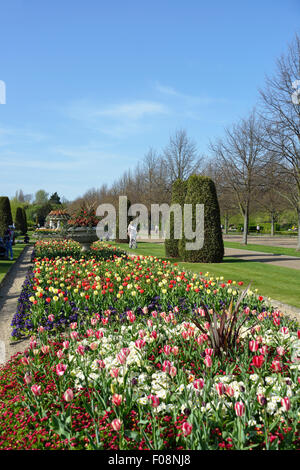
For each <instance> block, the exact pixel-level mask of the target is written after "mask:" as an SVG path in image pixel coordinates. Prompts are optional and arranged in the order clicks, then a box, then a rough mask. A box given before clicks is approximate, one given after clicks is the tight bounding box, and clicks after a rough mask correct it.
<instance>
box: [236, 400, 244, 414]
mask: <svg viewBox="0 0 300 470" xmlns="http://www.w3.org/2000/svg"><path fill="white" fill-rule="evenodd" d="M234 411H235V414H236V415H237V416H243V415H244V414H245V405H244V403H243V402H242V401H237V402H236V403H235V405H234Z"/></svg>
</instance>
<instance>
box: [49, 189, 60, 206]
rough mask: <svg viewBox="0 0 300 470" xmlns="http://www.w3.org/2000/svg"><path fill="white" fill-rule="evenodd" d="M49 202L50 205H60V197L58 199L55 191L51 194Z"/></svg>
mask: <svg viewBox="0 0 300 470" xmlns="http://www.w3.org/2000/svg"><path fill="white" fill-rule="evenodd" d="M49 202H50V203H51V204H58V205H60V204H61V200H60V197H59V195H58V194H57V192H56V191H55V193H53V194H52V195H51V196H50V199H49Z"/></svg>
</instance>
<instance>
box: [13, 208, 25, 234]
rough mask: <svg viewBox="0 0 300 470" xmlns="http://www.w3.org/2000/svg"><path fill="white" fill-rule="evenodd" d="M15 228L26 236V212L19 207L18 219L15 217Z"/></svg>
mask: <svg viewBox="0 0 300 470" xmlns="http://www.w3.org/2000/svg"><path fill="white" fill-rule="evenodd" d="M15 226H16V230H17V231H18V232H21V233H22V235H25V233H26V231H27V230H25V229H26V227H25V219H24V210H23V208H22V207H17V210H16V217H15Z"/></svg>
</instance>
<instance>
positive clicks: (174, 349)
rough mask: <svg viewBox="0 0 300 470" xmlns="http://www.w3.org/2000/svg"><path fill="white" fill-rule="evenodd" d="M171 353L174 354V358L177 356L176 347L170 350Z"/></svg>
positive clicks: (177, 349) (177, 350)
mask: <svg viewBox="0 0 300 470" xmlns="http://www.w3.org/2000/svg"><path fill="white" fill-rule="evenodd" d="M171 353H172V354H174V356H177V354H178V353H179V348H178V346H173V348H172V349H171Z"/></svg>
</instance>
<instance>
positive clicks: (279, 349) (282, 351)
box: [276, 346, 285, 356]
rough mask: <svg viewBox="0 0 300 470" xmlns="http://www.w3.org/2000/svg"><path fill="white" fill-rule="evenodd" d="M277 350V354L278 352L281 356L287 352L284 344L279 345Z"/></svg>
mask: <svg viewBox="0 0 300 470" xmlns="http://www.w3.org/2000/svg"><path fill="white" fill-rule="evenodd" d="M276 351H277V354H278V355H279V356H284V354H285V349H284V348H283V347H282V346H278V347H277V348H276Z"/></svg>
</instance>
